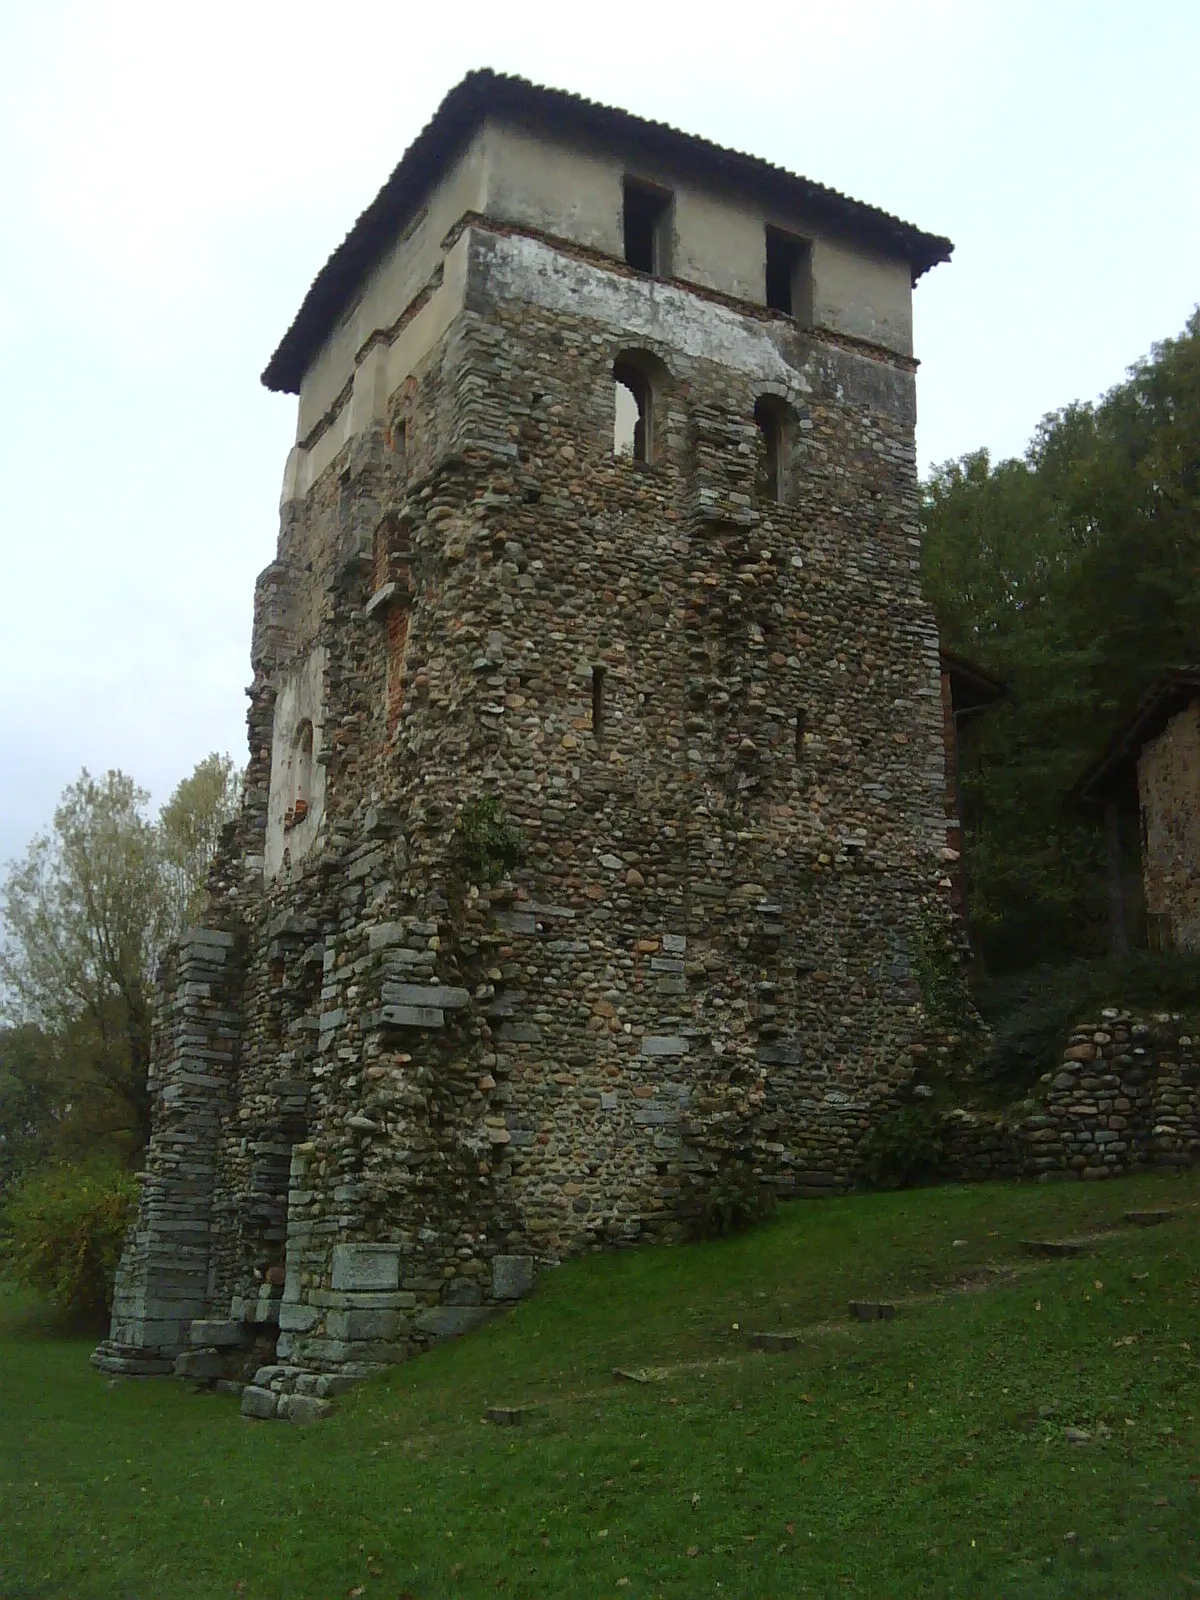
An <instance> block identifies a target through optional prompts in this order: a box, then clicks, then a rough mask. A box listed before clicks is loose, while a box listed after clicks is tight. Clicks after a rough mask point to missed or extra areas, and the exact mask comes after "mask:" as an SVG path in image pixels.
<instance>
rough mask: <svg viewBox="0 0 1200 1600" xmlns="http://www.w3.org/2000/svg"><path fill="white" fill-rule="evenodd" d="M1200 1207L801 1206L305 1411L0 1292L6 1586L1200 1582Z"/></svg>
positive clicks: (421, 1597)
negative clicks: (765, 1335)
mask: <svg viewBox="0 0 1200 1600" xmlns="http://www.w3.org/2000/svg"><path fill="white" fill-rule="evenodd" d="M1158 1206H1168V1207H1173V1208H1179V1216H1178V1218H1177V1220H1175V1221H1172V1222H1169V1223H1166V1224H1164V1225H1163V1226H1161V1227H1157V1228H1151V1229H1144V1230H1125V1231H1118V1232H1111V1233H1108V1234H1106V1235H1105V1234H1103V1230H1104V1229H1106V1228H1109V1227H1114V1226H1116V1227H1123V1225H1122V1223H1121V1217H1122V1213H1123V1212H1124V1211H1125V1210H1127V1209H1129V1208H1133V1207H1141V1208H1152V1207H1158ZM1198 1207H1200V1173H1192V1174H1189V1175H1187V1176H1185V1177H1182V1178H1173V1177H1168V1176H1162V1177H1159V1176H1154V1177H1144V1178H1137V1179H1128V1180H1124V1181H1122V1182H1116V1183H1110V1184H1102V1185H1095V1186H1093V1185H1079V1184H1071V1185H1067V1184H1063V1185H1054V1186H1047V1187H1021V1186H1016V1185H997V1186H978V1187H970V1188H967V1187H954V1188H944V1189H926V1190H921V1191H910V1192H908V1193H904V1194H894V1195H871V1196H857V1197H852V1198H848V1199H837V1200H830V1201H821V1202H812V1203H803V1202H801V1203H797V1204H795V1205H793V1206H791V1207H789V1208H787V1209H786V1210H784V1211H783V1212H782V1213H781V1214H780V1215H779V1217H778V1218H777V1219H776V1220H774V1221H772V1222H770V1223H768V1224H766V1225H764V1226H762V1227H760V1228H759V1229H757V1230H756V1231H754V1232H753V1233H750V1234H747V1235H744V1236H742V1237H740V1238H737V1239H733V1240H729V1241H726V1242H722V1243H717V1244H708V1245H695V1246H688V1247H684V1248H677V1249H666V1248H662V1249H646V1250H641V1251H629V1252H625V1253H622V1254H616V1255H607V1256H595V1257H592V1258H590V1259H588V1260H586V1261H580V1262H575V1263H572V1264H570V1265H568V1266H565V1267H562V1268H560V1269H559V1270H558V1271H556V1272H553V1273H549V1274H547V1275H546V1276H545V1277H544V1278H543V1280H542V1282H541V1284H540V1285H539V1287H538V1290H537V1293H536V1294H535V1295H534V1296H533V1297H532V1298H531V1299H530V1300H528V1301H527V1302H525V1303H524V1304H523V1305H521V1306H520V1307H518V1308H517V1309H516V1310H515V1311H514V1312H513V1313H512V1314H511V1315H510V1316H508V1317H506V1318H504V1319H502V1320H500V1321H497V1322H495V1323H492V1324H490V1325H489V1326H487V1327H485V1328H483V1329H482V1330H480V1331H478V1332H477V1333H475V1334H473V1335H470V1336H469V1337H468V1338H466V1339H463V1340H461V1341H459V1342H458V1343H456V1344H453V1345H448V1346H444V1347H443V1348H441V1349H440V1350H438V1351H436V1352H435V1353H434V1354H432V1355H430V1356H428V1357H426V1358H423V1359H422V1360H420V1361H418V1362H413V1363H411V1364H410V1365H408V1366H406V1367H402V1368H398V1369H396V1370H394V1371H393V1372H391V1373H389V1374H387V1375H386V1377H384V1378H382V1379H380V1380H378V1381H375V1382H372V1383H370V1384H367V1385H364V1386H362V1387H360V1388H359V1389H357V1390H356V1391H355V1392H354V1393H353V1394H351V1395H349V1396H347V1397H346V1398H345V1399H343V1400H342V1401H340V1402H339V1406H338V1410H337V1413H336V1414H335V1416H334V1417H333V1418H331V1419H330V1420H329V1421H327V1422H324V1423H322V1424H321V1425H320V1426H319V1427H315V1428H309V1429H301V1428H297V1427H293V1426H290V1425H288V1424H286V1423H258V1424H255V1423H248V1422H244V1421H242V1420H241V1418H240V1417H239V1415H238V1409H237V1403H236V1401H233V1400H229V1399H225V1398H222V1397H218V1396H214V1395H208V1394H196V1393H192V1392H191V1391H190V1390H189V1389H187V1388H186V1387H185V1386H183V1385H182V1384H179V1383H176V1382H174V1381H173V1380H161V1379H158V1380H152V1381H149V1382H140V1383H139V1382H116V1383H109V1382H107V1381H106V1380H104V1379H102V1378H100V1377H98V1376H97V1375H96V1374H94V1373H93V1372H91V1371H90V1370H89V1368H88V1366H87V1354H88V1350H89V1348H90V1341H89V1342H84V1341H80V1340H77V1339H74V1340H73V1339H68V1338H62V1337H56V1336H54V1334H53V1331H52V1330H51V1329H49V1328H48V1327H47V1325H46V1323H45V1321H44V1318H43V1319H41V1320H39V1315H38V1312H37V1309H36V1307H32V1306H31V1305H30V1304H29V1302H28V1301H23V1300H22V1299H21V1298H20V1297H18V1296H16V1295H15V1294H8V1295H7V1296H6V1297H3V1298H0V1600H33V1597H35V1596H36V1597H39V1600H41V1597H44V1600H50V1597H55V1600H58V1597H62V1600H183V1597H187V1600H210V1597H212V1600H215V1597H218V1596H234V1597H236V1596H241V1597H244V1600H337V1597H350V1596H353V1597H355V1600H358V1597H362V1600H401V1597H403V1596H412V1597H413V1600H434V1597H438V1600H443V1597H444V1600H450V1597H458V1596H461V1597H468V1596H483V1595H487V1596H492V1597H495V1596H497V1595H498V1596H500V1597H502V1600H517V1597H521V1600H534V1597H541V1596H555V1597H557V1596H571V1597H591V1596H613V1597H615V1600H619V1597H622V1596H626V1597H630V1600H632V1597H635V1596H637V1597H641V1600H649V1597H652V1596H658V1595H661V1596H663V1597H672V1600H692V1597H699V1596H732V1597H737V1600H752V1597H768V1596H769V1597H771V1600H789V1597H791V1596H800V1595H812V1596H826V1595H846V1594H861V1595H871V1596H873V1597H876V1600H879V1597H882V1600H893V1597H906V1596H921V1597H926V1596H929V1597H936V1596H946V1597H949V1596H961V1597H964V1600H978V1597H985V1596H1001V1595H1002V1596H1013V1597H1021V1600H1024V1597H1026V1596H1030V1597H1045V1596H1096V1597H1100V1596H1103V1597H1105V1600H1111V1597H1125V1596H1131V1597H1133V1596H1136V1597H1138V1600H1143V1597H1148V1600H1149V1597H1174V1596H1200V1553H1198V1543H1200V1427H1198V1426H1197V1414H1198V1412H1200V1394H1198V1392H1197V1377H1198V1374H1200V1318H1198V1317H1197V1306H1198V1304H1200V1227H1198V1226H1197V1223H1198V1221H1200V1209H1196V1208H1198ZM1093 1232H1100V1233H1101V1234H1102V1236H1101V1237H1099V1238H1097V1239H1096V1240H1095V1241H1094V1243H1093V1245H1092V1248H1091V1252H1090V1253H1089V1254H1088V1255H1087V1256H1085V1257H1081V1258H1075V1259H1070V1260H1062V1261H1032V1260H1029V1259H1028V1258H1026V1257H1024V1256H1022V1254H1021V1251H1020V1249H1019V1241H1020V1240H1021V1239H1023V1238H1029V1237H1039V1238H1059V1237H1070V1236H1077V1235H1080V1234H1085V1233H1086V1234H1091V1233H1093ZM851 1298H891V1299H895V1300H897V1301H898V1302H900V1304H899V1312H898V1315H897V1317H896V1320H895V1321H894V1322H891V1323H884V1322H877V1323H870V1324H861V1325H860V1324H853V1325H852V1324H850V1323H849V1322H848V1321H847V1318H846V1306H847V1302H848V1301H849V1300H850V1299H851ZM735 1325H736V1326H735ZM755 1329H792V1330H796V1331H797V1332H799V1333H800V1335H801V1338H800V1343H799V1346H798V1348H797V1349H795V1350H792V1351H789V1352H786V1353H784V1354H779V1355H764V1354H760V1353H758V1352H756V1351H751V1350H749V1349H748V1348H747V1345H746V1342H745V1335H746V1333H747V1332H748V1331H751V1330H755ZM614 1367H632V1368H638V1369H647V1368H649V1369H659V1370H657V1371H655V1372H654V1373H653V1381H650V1382H647V1383H644V1384H638V1383H620V1382H617V1381H616V1380H615V1379H614V1378H613V1375H612V1369H613V1368H614ZM489 1404H505V1405H518V1404H536V1405H538V1406H539V1407H540V1409H539V1410H538V1412H537V1413H536V1414H535V1415H533V1416H532V1417H531V1418H529V1420H527V1421H526V1422H525V1424H524V1425H523V1426H521V1427H516V1428H499V1427H495V1426H492V1425H489V1424H486V1423H485V1422H484V1421H483V1420H482V1419H483V1415H484V1410H485V1407H486V1406H487V1405H489ZM1068 1428H1072V1429H1079V1430H1083V1431H1084V1432H1085V1433H1086V1434H1088V1435H1090V1438H1089V1439H1088V1440H1087V1441H1086V1442H1081V1443H1072V1442H1070V1441H1069V1440H1068V1437H1067V1433H1066V1430H1067V1429H1068Z"/></svg>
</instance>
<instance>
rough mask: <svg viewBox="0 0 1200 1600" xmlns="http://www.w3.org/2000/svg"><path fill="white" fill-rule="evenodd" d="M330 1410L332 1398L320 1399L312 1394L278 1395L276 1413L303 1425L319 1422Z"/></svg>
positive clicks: (289, 1420) (331, 1408)
mask: <svg viewBox="0 0 1200 1600" xmlns="http://www.w3.org/2000/svg"><path fill="white" fill-rule="evenodd" d="M332 1410H333V1401H332V1400H320V1399H318V1398H317V1396H316V1395H312V1394H284V1395H280V1397H279V1409H278V1411H277V1413H276V1415H277V1416H279V1417H283V1418H286V1419H287V1421H288V1422H295V1423H298V1424H300V1425H301V1426H304V1425H305V1424H307V1423H310V1422H320V1421H321V1420H322V1418H324V1417H327V1416H328V1415H329V1413H330V1412H331V1411H332Z"/></svg>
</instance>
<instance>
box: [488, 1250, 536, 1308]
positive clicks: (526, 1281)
mask: <svg viewBox="0 0 1200 1600" xmlns="http://www.w3.org/2000/svg"><path fill="white" fill-rule="evenodd" d="M532 1288H533V1257H532V1256H494V1257H493V1258H492V1294H493V1296H494V1297H495V1298H496V1299H497V1300H520V1299H521V1297H522V1296H523V1295H527V1294H528V1293H529V1292H530V1290H531V1289H532Z"/></svg>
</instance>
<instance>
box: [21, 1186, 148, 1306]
mask: <svg viewBox="0 0 1200 1600" xmlns="http://www.w3.org/2000/svg"><path fill="white" fill-rule="evenodd" d="M136 1204H137V1184H136V1182H135V1181H134V1179H133V1177H132V1175H131V1174H130V1173H128V1172H125V1171H124V1170H123V1169H122V1168H120V1167H118V1166H117V1165H116V1164H115V1163H113V1162H109V1161H102V1160H96V1161H90V1162H87V1163H85V1164H83V1165H81V1166H67V1165H65V1164H60V1165H55V1166H48V1167H41V1168H39V1169H38V1170H37V1171H34V1172H31V1173H29V1174H28V1176H26V1177H24V1178H21V1179H19V1180H18V1181H17V1182H16V1183H14V1184H13V1185H12V1187H11V1188H10V1189H9V1190H8V1191H7V1192H6V1194H5V1197H4V1207H3V1210H2V1211H0V1269H2V1270H3V1271H4V1273H5V1274H6V1275H7V1276H8V1277H10V1278H12V1279H13V1280H14V1281H15V1282H17V1283H21V1284H24V1285H25V1286H26V1287H27V1288H30V1289H36V1290H37V1291H38V1293H39V1294H43V1295H45V1296H47V1298H48V1299H50V1300H52V1301H53V1302H54V1304H55V1305H56V1306H57V1307H58V1308H59V1310H60V1311H62V1312H64V1313H65V1314H67V1315H70V1316H73V1317H79V1318H86V1319H94V1320H97V1321H98V1320H99V1319H100V1318H101V1317H102V1316H103V1315H104V1313H106V1312H107V1311H108V1310H109V1309H110V1307H111V1305H112V1291H113V1279H114V1276H115V1274H116V1270H117V1263H118V1262H119V1261H120V1259H121V1247H122V1244H123V1243H124V1240H125V1233H126V1230H127V1229H128V1227H129V1224H130V1222H131V1221H132V1220H133V1213H134V1208H135V1206H136Z"/></svg>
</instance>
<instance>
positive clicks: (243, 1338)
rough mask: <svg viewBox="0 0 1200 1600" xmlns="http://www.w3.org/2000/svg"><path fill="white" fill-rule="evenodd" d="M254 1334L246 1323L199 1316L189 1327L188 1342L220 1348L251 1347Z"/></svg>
mask: <svg viewBox="0 0 1200 1600" xmlns="http://www.w3.org/2000/svg"><path fill="white" fill-rule="evenodd" d="M252 1340H253V1334H252V1332H251V1331H250V1329H248V1328H247V1327H246V1326H245V1324H244V1323H241V1322H230V1321H228V1320H225V1321H217V1320H215V1319H211V1318H209V1319H205V1318H201V1317H197V1318H196V1320H195V1321H194V1322H193V1323H192V1325H191V1327H190V1328H189V1329H188V1342H189V1343H190V1344H193V1345H206V1346H213V1347H216V1348H219V1349H230V1348H232V1349H249V1347H250V1344H251V1342H252Z"/></svg>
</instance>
